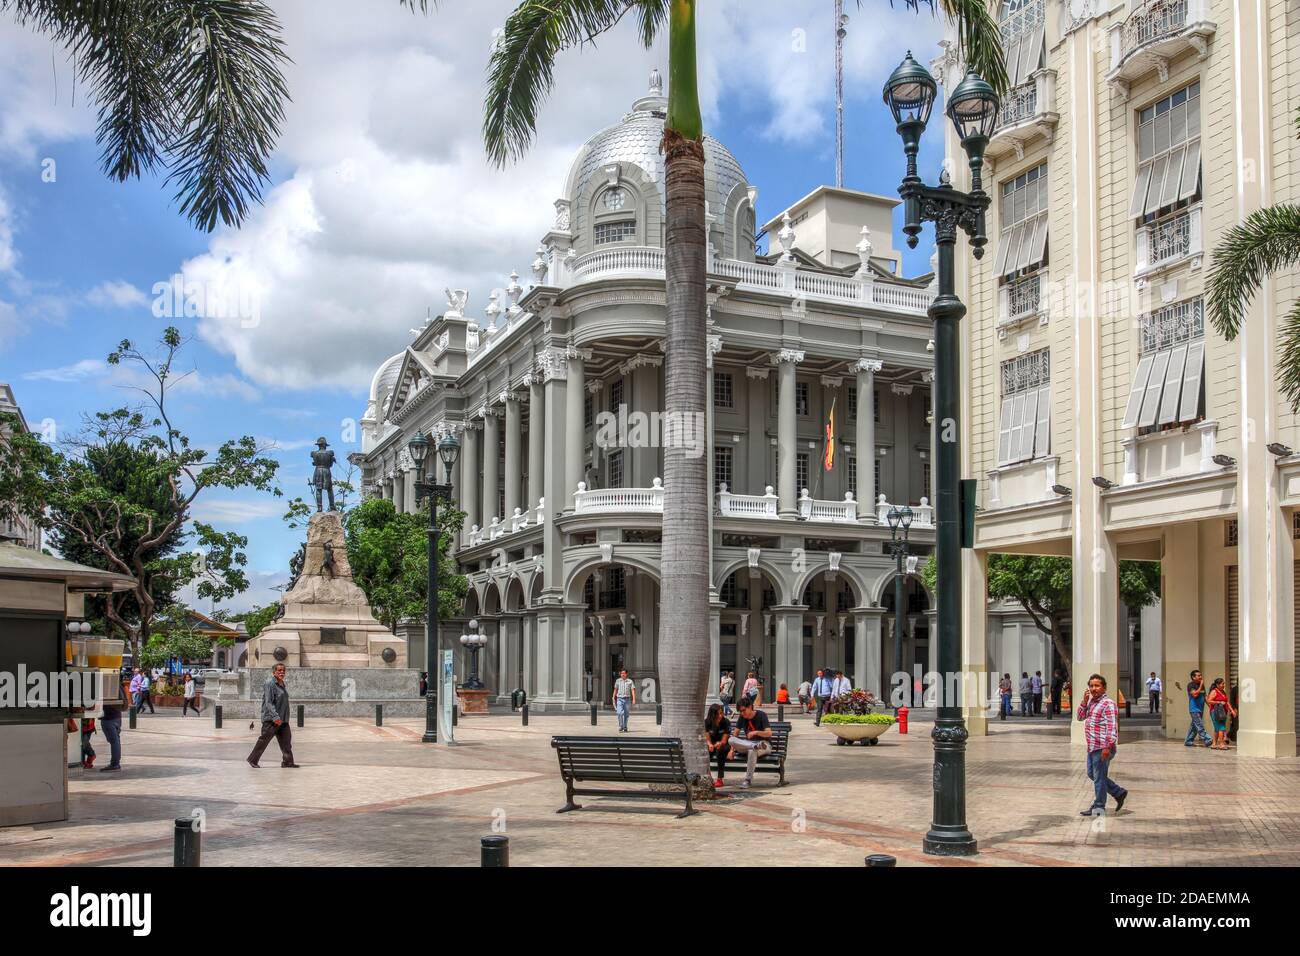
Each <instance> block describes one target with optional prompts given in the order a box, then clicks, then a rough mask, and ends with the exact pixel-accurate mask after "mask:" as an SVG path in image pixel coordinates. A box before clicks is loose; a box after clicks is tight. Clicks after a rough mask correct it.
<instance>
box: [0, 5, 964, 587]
mask: <svg viewBox="0 0 1300 956" xmlns="http://www.w3.org/2000/svg"><path fill="white" fill-rule="evenodd" d="M391 6H392V10H391V11H387V12H384V11H383V10H382V5H380V4H370V5H365V9H364V10H362V9H359V7H360V5H357V4H353V3H348V2H346V0H322V2H317V3H314V4H308V3H306V2H305V0H284V2H277V3H275V4H274V7H275V9H276V11H277V12H278V13H279V14H280V16H281V19H282V21H283V23H284V27H285V39H286V42H287V45H288V50H289V54H290V56H291V57H293V60H294V64H293V65H292V67H290V68H289V70H288V73H287V75H288V80H289V84H290V88H291V90H292V93H293V98H294V99H293V103H292V104H290V105H289V107H288V121H287V123H286V126H285V130H284V133H283V136H282V138H281V140H280V144H279V146H278V148H277V151H276V154H275V156H274V157H273V162H272V170H273V177H274V178H273V183H272V184H271V186H270V187H269V188H268V190H267V192H266V197H265V198H266V203H265V205H264V206H262V207H259V208H258V209H257V210H256V211H255V212H254V213H253V215H252V216H250V218H249V220H248V221H247V222H246V223H245V224H244V227H243V228H242V229H240V230H238V231H235V230H218V231H217V232H215V233H213V234H206V233H200V232H197V231H195V230H194V229H193V228H192V227H190V226H189V225H188V224H187V223H186V222H185V221H184V220H182V219H181V218H180V216H179V215H178V214H177V212H176V209H175V206H174V204H173V202H172V197H171V193H170V190H169V189H168V188H166V187H165V186H164V185H163V184H162V183H161V182H160V181H158V180H156V179H146V180H144V181H140V182H130V183H126V184H118V183H112V182H109V181H108V180H106V179H105V178H104V177H103V175H102V174H101V172H100V170H99V166H98V158H97V150H96V147H95V144H94V136H93V134H94V122H93V113H92V112H91V111H90V109H89V105H88V103H87V98H86V91H85V90H84V89H81V88H78V90H77V91H76V97H75V100H74V98H73V95H72V88H71V82H70V79H71V71H70V66H69V64H68V63H67V61H66V58H65V57H64V55H63V54H62V53H61V52H60V51H56V50H54V49H53V48H52V44H51V43H50V42H49V41H48V40H47V39H44V38H42V37H39V36H36V35H34V34H32V33H30V32H28V31H26V30H23V29H21V28H19V27H17V26H15V25H14V24H12V23H10V22H0V49H3V50H4V53H5V56H4V57H3V61H4V62H3V64H0V381H7V382H9V383H10V384H11V385H12V386H13V389H14V392H15V394H16V396H17V399H18V401H19V403H20V405H21V406H22V408H23V411H24V414H25V415H26V417H27V420H28V422H29V424H31V425H32V426H33V427H34V428H35V427H40V425H41V423H42V422H46V421H49V422H52V423H54V425H55V427H56V428H57V432H58V434H59V436H60V437H62V436H65V435H67V434H68V433H69V432H72V431H75V430H76V429H77V428H78V426H79V423H80V420H81V417H82V416H83V415H84V414H87V413H90V412H93V411H95V410H99V409H104V408H111V407H115V406H117V405H120V404H134V403H135V402H136V401H137V399H138V397H139V396H138V395H137V396H136V397H133V394H132V393H131V391H130V390H129V388H126V387H124V385H128V384H129V381H128V380H124V378H123V375H122V373H121V372H120V370H113V369H111V368H109V367H108V366H106V365H105V364H104V361H103V360H104V358H105V356H107V354H108V353H109V352H110V351H111V350H112V349H113V348H114V346H115V345H116V344H117V342H119V341H120V340H121V339H123V338H130V339H132V340H134V341H136V342H137V343H140V344H142V345H143V344H147V343H152V342H155V341H156V340H157V337H158V335H159V334H160V332H161V329H162V327H163V326H164V325H166V324H170V323H174V324H176V325H177V326H178V327H179V328H180V329H181V330H182V332H183V334H184V335H186V336H187V337H188V338H189V340H190V341H189V344H188V345H187V346H186V348H185V351H184V362H183V365H184V367H185V368H186V369H192V370H193V374H192V375H191V376H190V377H189V378H188V379H187V380H186V381H185V382H184V383H183V385H182V386H181V388H179V389H178V390H177V391H176V392H175V394H174V396H173V398H172V402H173V405H174V409H175V411H176V418H177V420H178V421H179V423H180V427H182V428H183V429H184V430H185V431H186V432H187V433H188V434H189V435H190V436H191V437H192V438H193V439H194V440H195V442H196V443H197V444H198V445H200V446H201V447H214V446H215V445H216V444H217V443H219V442H220V441H221V440H223V439H226V438H229V437H234V436H237V435H243V434H248V435H253V436H256V437H257V438H258V439H259V440H261V441H263V442H264V443H266V444H267V445H268V446H273V447H274V450H273V451H272V452H271V453H272V454H273V455H275V456H276V457H278V458H279V459H280V460H281V461H282V463H283V464H282V468H281V474H280V485H281V487H282V488H284V489H285V492H286V496H289V497H291V496H293V495H297V494H303V495H304V496H305V495H306V490H307V489H306V481H307V476H308V473H309V468H308V466H307V464H306V461H307V457H306V456H307V452H308V447H309V445H310V444H311V442H312V441H313V440H314V439H315V438H316V437H317V436H318V435H324V436H326V437H327V438H328V439H329V440H330V442H331V444H332V445H333V446H334V447H335V449H336V451H337V452H338V455H339V458H340V460H342V459H344V458H345V457H346V455H347V453H348V452H350V451H354V450H357V447H356V446H355V445H351V446H350V445H349V444H348V443H347V442H346V441H345V440H344V439H345V438H346V436H347V433H348V431H347V423H348V422H349V421H350V420H355V419H357V418H359V417H360V416H361V414H362V412H363V411H364V407H365V397H366V392H367V389H368V386H369V381H370V375H371V374H372V373H373V370H374V368H375V367H376V366H377V364H378V363H379V362H381V361H382V360H383V359H384V358H385V357H386V356H388V355H391V354H393V353H394V352H397V351H399V350H401V349H402V348H403V347H404V346H405V345H406V343H407V342H408V341H409V340H410V335H409V333H408V330H409V329H411V328H413V327H414V326H416V325H419V324H420V323H421V322H422V321H423V318H424V315H425V312H426V309H430V310H432V311H433V313H434V314H437V313H438V312H439V311H440V310H441V308H442V306H443V304H444V297H443V295H442V289H443V287H444V286H452V287H457V286H459V287H467V288H469V289H470V290H471V299H470V307H471V309H475V310H478V309H481V308H482V307H483V305H484V304H485V303H486V301H487V295H488V292H489V291H490V290H491V289H493V288H499V287H501V286H503V285H504V284H505V282H506V281H507V280H506V279H505V276H506V275H508V273H509V272H510V271H511V269H515V270H517V271H518V272H519V273H520V274H521V275H523V276H525V277H527V276H528V271H527V265H528V263H529V262H531V260H532V251H533V249H535V248H536V245H537V241H538V239H539V238H540V236H541V235H542V233H543V232H544V231H545V230H546V228H547V226H548V225H549V222H550V219H551V217H552V216H553V210H552V208H551V206H550V203H551V201H552V200H553V199H554V198H556V197H558V195H559V192H560V189H561V188H562V181H563V177H564V173H565V171H566V170H567V167H568V164H569V162H570V161H571V159H572V157H573V155H574V154H575V153H576V151H577V149H578V147H579V146H580V145H581V143H582V142H583V141H584V140H585V139H586V138H587V137H588V136H590V135H591V134H593V133H595V132H596V131H598V130H599V129H600V128H602V127H603V126H606V125H609V124H610V123H613V122H616V121H617V120H618V118H619V117H620V116H621V115H622V114H623V113H624V112H625V111H626V110H627V108H628V106H629V105H630V103H631V102H632V100H633V99H634V98H635V97H636V96H638V95H640V94H641V93H643V92H644V89H645V82H646V76H647V74H648V72H649V70H650V68H651V67H652V66H658V67H660V68H661V69H663V68H664V67H665V66H666V63H665V62H664V59H665V57H664V55H663V51H662V50H654V51H649V52H647V51H644V50H641V49H640V48H639V47H638V46H637V45H636V44H635V39H634V36H633V33H634V31H633V30H631V29H622V30H620V31H619V32H618V33H617V34H615V35H613V36H611V37H609V38H608V39H606V40H604V41H602V42H601V43H600V45H599V46H598V47H597V48H596V49H592V50H584V51H582V52H571V53H568V54H567V55H565V56H564V57H563V59H562V62H561V64H560V68H559V69H558V70H557V89H556V91H555V94H554V95H553V96H552V98H551V100H550V102H549V103H548V105H547V107H546V110H545V112H544V113H543V115H542V117H541V119H540V121H539V130H540V135H539V138H538V141H537V143H536V144H535V146H534V148H533V149H532V151H531V152H530V154H529V155H528V157H526V158H525V159H524V161H523V162H521V163H520V164H519V165H518V166H516V167H513V168H511V169H509V170H506V171H499V170H495V169H491V168H490V167H488V166H487V165H486V164H485V162H484V161H483V159H482V150H481V144H480V142H479V140H478V130H479V122H480V113H479V109H480V99H479V94H480V87H481V78H482V70H483V66H484V64H485V63H486V60H487V54H488V46H489V43H490V40H491V31H492V29H493V28H494V27H495V26H496V25H498V24H499V23H500V22H501V20H502V19H503V18H504V16H505V14H506V13H507V12H508V10H509V9H510V7H511V4H509V3H507V2H503V0H491V2H483V3H479V4H475V5H474V6H473V8H472V10H471V8H462V9H460V10H457V9H456V8H454V7H449V8H448V9H446V10H444V11H443V12H442V13H439V14H437V15H435V16H432V17H428V18H425V17H412V16H411V15H410V14H408V13H405V12H403V11H401V10H400V9H399V7H398V5H397V3H396V2H393V3H392V4H391ZM846 6H847V8H848V10H849V13H850V15H851V20H850V23H849V28H848V38H847V41H846V61H847V62H846V83H845V86H846V95H847V104H846V122H845V128H846V147H845V166H846V175H845V179H846V182H845V185H846V186H848V187H850V188H856V189H862V190H866V191H869V192H877V193H882V194H886V195H893V194H894V192H895V191H896V189H897V184H898V179H899V177H900V176H901V169H902V153H901V148H900V146H899V141H898V138H897V136H896V135H895V133H894V130H893V124H892V121H891V120H890V118H889V116H888V113H887V111H886V110H885V108H884V106H883V104H882V103H881V101H880V88H881V84H882V82H883V80H884V78H885V76H886V75H887V74H888V73H889V71H890V70H891V69H892V68H893V67H894V66H895V65H896V64H897V63H898V61H899V60H900V59H901V58H902V56H903V54H904V52H906V50H907V48H908V47H913V48H914V49H915V50H916V52H917V56H918V58H919V59H923V60H928V59H930V58H931V57H932V56H933V55H934V54H935V53H936V52H937V48H936V46H935V43H936V41H937V39H938V38H939V36H940V35H941V28H940V24H939V23H938V22H937V21H936V20H934V19H933V18H932V17H930V15H929V14H928V12H923V13H922V14H921V15H920V16H917V15H916V14H914V13H911V12H909V11H906V10H905V9H903V8H902V6H901V5H900V6H899V7H898V8H896V9H891V8H890V7H889V6H888V5H887V4H886V3H885V2H884V0H880V3H879V4H878V7H879V8H878V9H873V8H872V7H873V5H872V4H867V6H866V8H865V9H864V10H862V11H857V10H854V8H853V4H847V5H846ZM702 7H703V10H702V12H701V23H700V50H701V74H702V82H701V87H702V89H701V93H702V100H703V105H704V108H705V113H706V125H707V126H708V129H709V131H710V133H711V134H712V135H714V136H716V137H717V138H719V139H720V140H722V141H723V142H724V143H726V144H727V146H728V147H729V148H730V149H731V151H732V152H733V153H734V154H735V155H736V157H737V158H738V159H739V160H740V162H741V164H742V165H743V167H744V168H745V171H746V173H747V175H748V176H749V179H750V181H751V183H753V184H754V185H756V186H758V188H759V220H760V222H761V221H763V220H765V219H767V218H768V217H770V216H772V215H774V214H775V213H777V212H778V211H779V210H780V209H781V208H782V207H784V206H785V205H786V204H788V203H789V202H791V201H793V200H795V199H797V198H799V197H800V196H802V195H804V194H805V193H807V192H809V191H810V190H812V189H813V188H815V187H816V186H818V185H821V184H823V183H828V182H833V179H834V148H833V145H834V103H833V91H834V87H833V81H834V77H833V59H832V49H833V48H832V43H833V40H832V36H833V34H832V28H833V23H832V4H831V3H830V0H806V2H784V3H779V2H774V0H773V2H769V0H744V2H742V0H716V2H713V0H709V2H706V3H704V4H702ZM880 26H884V27H886V29H884V30H880V29H879V27H880ZM931 125H932V130H931V133H930V134H928V135H927V139H926V143H925V147H924V149H923V152H922V165H923V169H925V170H929V171H933V170H934V169H935V168H937V164H938V162H939V159H940V156H941V150H942V143H941V139H940V131H939V126H940V121H938V120H936V121H935V122H933V123H932V124H931ZM51 161H52V163H53V165H52V166H51ZM51 170H52V171H53V177H52V181H49V180H50V179H51V176H50V172H51ZM900 239H901V237H898V236H896V238H895V245H896V246H898V247H900V248H902V247H903V244H902V242H901V241H900ZM904 257H905V271H906V272H907V274H909V275H911V274H918V273H921V272H925V271H927V270H928V268H929V266H928V259H929V248H928V245H927V242H925V241H923V242H922V244H921V246H920V248H919V249H918V250H917V251H916V252H908V251H905V253H904ZM180 271H183V272H184V275H185V276H186V280H187V281H189V280H191V279H195V280H197V281H200V282H204V283H206V284H207V286H206V287H212V285H213V284H216V285H219V286H221V287H224V288H226V289H227V290H230V289H235V290H238V293H239V294H240V295H242V296H244V299H243V300H242V301H243V302H244V307H243V308H242V309H239V308H236V309H234V314H233V315H231V314H225V315H220V314H216V313H217V310H216V309H215V307H212V306H211V303H209V307H208V309H207V310H206V312H205V314H203V315H199V316H188V317H187V316H183V315H182V316H179V317H177V318H166V317H164V318H159V317H157V316H155V314H154V300H155V298H156V296H155V293H154V291H153V290H154V289H155V287H156V285H157V284H158V283H166V282H168V281H169V279H170V277H171V276H173V275H174V274H177V273H178V272H180ZM235 298H237V296H235V295H233V294H232V299H235ZM250 304H251V308H250ZM209 313H211V314H209ZM336 471H339V470H336ZM282 512H283V501H279V500H276V499H273V498H271V497H270V496H268V495H262V494H256V493H232V492H225V491H221V490H218V491H215V492H210V493H208V494H207V495H206V496H205V497H204V498H203V499H201V503H200V505H199V506H198V508H197V509H196V515H197V516H198V517H201V518H203V519H204V520H208V521H212V522H213V523H215V524H217V525H218V526H219V527H221V528H223V529H236V530H238V531H240V533H242V534H245V535H247V536H248V538H249V546H248V555H249V569H250V577H251V578H252V579H253V584H254V586H253V588H252V589H250V591H249V593H248V594H246V595H243V596H241V597H240V598H238V599H236V600H235V601H233V602H231V604H230V607H231V608H232V609H243V608H245V607H247V606H249V605H252V604H258V603H265V602H266V601H268V600H272V599H274V597H275V592H273V591H271V590H270V588H271V587H272V586H273V585H275V584H277V583H282V582H283V580H284V579H285V577H286V576H287V564H288V559H289V557H290V555H291V554H292V553H293V551H294V550H295V549H296V547H297V545H298V542H299V540H300V534H301V533H300V532H298V531H294V530H291V529H289V528H287V527H286V526H285V525H284V524H283V522H282V521H281V520H280V515H281V513H282ZM203 609H204V610H207V608H203Z"/></svg>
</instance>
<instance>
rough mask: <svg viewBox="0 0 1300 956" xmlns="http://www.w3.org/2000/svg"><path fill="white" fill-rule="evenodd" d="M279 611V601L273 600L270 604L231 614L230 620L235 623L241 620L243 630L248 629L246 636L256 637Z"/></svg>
mask: <svg viewBox="0 0 1300 956" xmlns="http://www.w3.org/2000/svg"><path fill="white" fill-rule="evenodd" d="M279 612H280V602H279V601H275V602H273V603H271V604H265V605H263V606H262V607H259V608H254V609H253V610H251V611H242V612H240V613H239V614H232V615H231V616H230V620H231V621H232V622H234V623H236V624H237V623H240V622H242V623H243V625H244V630H246V631H248V636H249V637H257V635H258V634H261V633H262V629H263V628H265V627H266V626H267V625H268V624H270V623H271V622H272V621H274V620H275V616H276V614H278V613H279ZM223 640H224V638H223Z"/></svg>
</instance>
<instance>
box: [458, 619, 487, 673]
mask: <svg viewBox="0 0 1300 956" xmlns="http://www.w3.org/2000/svg"><path fill="white" fill-rule="evenodd" d="M460 643H461V646H462V647H464V648H465V649H466V650H468V651H469V654H470V658H469V660H470V664H469V680H467V681H465V683H463V684H461V685H460V686H461V687H464V688H465V689H466V690H482V689H483V682H482V681H481V680H479V676H478V652H479V651H481V650H482V649H483V647H484V645H486V644H487V636H486V635H484V634H480V633H479V631H478V621H470V622H469V633H468V634H462V635H461V636H460Z"/></svg>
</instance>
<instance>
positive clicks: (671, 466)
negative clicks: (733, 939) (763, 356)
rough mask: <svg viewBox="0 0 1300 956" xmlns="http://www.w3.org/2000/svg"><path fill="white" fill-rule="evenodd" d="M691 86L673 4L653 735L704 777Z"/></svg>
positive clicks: (683, 33) (688, 57) (696, 163)
mask: <svg viewBox="0 0 1300 956" xmlns="http://www.w3.org/2000/svg"><path fill="white" fill-rule="evenodd" d="M701 126H702V124H701V121H700V110H699V96H698V94H697V92H696V84H695V3H694V0H673V2H672V9H671V12H670V23H669V101H668V117H667V120H666V122H665V123H664V138H663V143H662V149H663V153H664V170H665V178H666V181H667V184H666V188H667V197H666V200H667V208H666V216H665V218H666V230H665V239H664V250H665V280H666V295H667V316H666V328H665V335H664V392H665V408H664V410H665V412H666V413H667V420H668V421H669V422H670V423H674V424H675V434H674V435H673V439H674V440H671V441H665V447H664V486H665V491H664V517H663V550H662V554H663V565H662V566H663V582H662V601H663V605H662V608H661V611H660V628H661V630H660V635H659V662H658V663H659V679H660V684H661V686H660V697H661V700H662V703H663V715H664V723H663V733H664V735H665V736H668V737H678V738H680V739H681V741H682V745H683V747H684V748H685V751H686V764H687V769H688V770H689V771H691V772H693V773H698V774H700V777H701V780H702V781H704V780H707V779H708V776H709V762H708V753H707V751H706V749H705V747H704V701H705V698H706V695H707V692H708V684H709V673H708V671H709V566H708V565H709V550H710V549H709V548H708V547H704V546H702V545H703V544H704V542H706V541H707V540H708V534H709V530H708V520H709V515H708V506H709V490H708V483H707V467H708V462H707V461H706V459H705V455H704V454H703V449H704V448H705V447H707V446H706V438H707V436H706V435H705V434H704V427H705V424H704V423H705V421H706V418H705V404H704V402H705V398H706V396H705V394H704V392H705V375H706V373H705V353H706V347H707V343H706V327H707V324H706V319H705V316H706V306H707V303H706V300H705V275H706V268H707V266H706V262H705V251H706V245H707V243H706V235H705V225H704V142H703V132H702V129H701Z"/></svg>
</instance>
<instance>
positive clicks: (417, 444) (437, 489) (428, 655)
mask: <svg viewBox="0 0 1300 956" xmlns="http://www.w3.org/2000/svg"><path fill="white" fill-rule="evenodd" d="M431 444H433V443H432V442H431V441H430V440H429V439H428V438H425V437H424V433H423V432H416V433H415V437H414V438H412V439H411V440H410V441H409V442H407V443H406V449H407V451H409V452H410V453H411V461H412V462H414V463H415V478H416V480H415V497H416V501H419V500H420V499H422V498H428V499H429V532H428V534H429V585H428V611H427V612H426V619H425V630H424V670H425V673H426V675H427V678H426V680H425V690H424V736H423V737H421V738H420V740H421V741H422V742H423V743H426V744H434V743H437V742H438V694H437V690H436V688H437V686H438V670H439V661H438V657H439V653H440V652H439V641H438V559H439V557H440V553H439V552H440V549H439V547H438V499H440V498H442V499H445V500H447V501H448V502H450V501H451V470H452V468H454V467H455V466H456V459H457V458H459V457H460V442H459V441H457V440H456V436H455V435H453V434H451V433H450V432H449V433H448V434H447V435H446V436H444V437H443V439H442V440H441V441H440V442H438V446H437V447H438V456H437V458H434V459H433V460H432V461H431V462H430V464H431V466H432V469H433V473H432V474H431V475H429V478H430V479H431V480H430V481H425V470H424V463H425V461H426V459H428V456H429V446H430V445H431ZM438 458H441V459H442V463H443V465H444V466H445V467H446V469H447V482H446V484H442V485H440V484H438V465H437V460H438Z"/></svg>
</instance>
